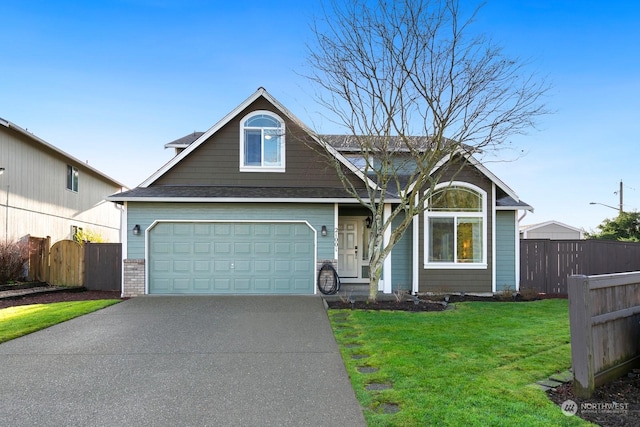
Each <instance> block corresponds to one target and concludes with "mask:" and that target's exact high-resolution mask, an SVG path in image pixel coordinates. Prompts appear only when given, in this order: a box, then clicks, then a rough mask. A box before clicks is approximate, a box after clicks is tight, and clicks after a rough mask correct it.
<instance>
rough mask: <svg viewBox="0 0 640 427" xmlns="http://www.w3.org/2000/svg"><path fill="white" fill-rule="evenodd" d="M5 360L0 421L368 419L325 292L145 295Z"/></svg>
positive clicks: (3, 349)
mask: <svg viewBox="0 0 640 427" xmlns="http://www.w3.org/2000/svg"><path fill="white" fill-rule="evenodd" d="M0 360H2V362H1V363H0V425H11V426H34V425H38V426H61V425H65V426H124V425H126V426H175V425H182V426H364V425H366V424H365V421H364V417H363V415H362V411H361V408H360V405H359V404H358V402H357V400H356V398H355V394H354V392H353V389H352V388H351V384H350V382H349V379H348V377H347V373H346V371H345V368H344V365H343V362H342V358H341V356H340V353H339V351H338V347H337V344H336V342H335V340H334V338H333V334H332V332H331V328H330V325H329V321H328V318H327V313H326V311H325V310H324V306H323V303H322V299H321V298H319V297H267V296H250V297H200V296H199V297H138V298H133V299H130V300H128V301H124V302H122V303H119V304H117V305H115V306H112V307H109V308H106V309H104V310H100V311H98V312H95V313H92V314H89V315H86V316H83V317H80V318H77V319H74V320H71V321H68V322H65V323H62V324H59V325H56V326H54V327H51V328H49V329H45V330H42V331H40V332H36V333H34V334H31V335H28V336H25V337H22V338H18V339H16V340H13V341H9V342H7V343H4V344H0Z"/></svg>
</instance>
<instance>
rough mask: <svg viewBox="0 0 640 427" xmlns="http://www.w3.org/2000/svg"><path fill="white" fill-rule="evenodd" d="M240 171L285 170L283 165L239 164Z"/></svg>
mask: <svg viewBox="0 0 640 427" xmlns="http://www.w3.org/2000/svg"><path fill="white" fill-rule="evenodd" d="M240 172H279V173H281V172H285V168H284V167H264V166H240Z"/></svg>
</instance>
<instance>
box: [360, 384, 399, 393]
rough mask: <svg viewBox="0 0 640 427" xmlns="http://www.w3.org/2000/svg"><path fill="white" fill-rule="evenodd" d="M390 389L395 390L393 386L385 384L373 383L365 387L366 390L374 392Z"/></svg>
mask: <svg viewBox="0 0 640 427" xmlns="http://www.w3.org/2000/svg"><path fill="white" fill-rule="evenodd" d="M390 388H393V386H392V385H391V384H384V383H371V384H367V385H366V386H365V389H366V390H369V391H372V390H389V389H390Z"/></svg>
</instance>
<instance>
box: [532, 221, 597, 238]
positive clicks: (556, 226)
mask: <svg viewBox="0 0 640 427" xmlns="http://www.w3.org/2000/svg"><path fill="white" fill-rule="evenodd" d="M520 238H522V239H551V240H579V239H584V231H583V230H580V229H579V228H576V227H572V226H570V225H567V224H563V223H561V222H558V221H547V222H543V223H540V224H530V225H521V226H520Z"/></svg>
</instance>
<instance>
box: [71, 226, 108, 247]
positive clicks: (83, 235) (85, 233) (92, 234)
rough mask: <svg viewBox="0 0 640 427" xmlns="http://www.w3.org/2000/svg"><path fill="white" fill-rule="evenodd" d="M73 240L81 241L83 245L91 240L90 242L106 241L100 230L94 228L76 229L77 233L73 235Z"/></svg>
mask: <svg viewBox="0 0 640 427" xmlns="http://www.w3.org/2000/svg"><path fill="white" fill-rule="evenodd" d="M73 240H75V241H76V242H78V243H80V244H81V245H82V244H83V243H84V242H89V243H104V242H105V239H104V237H102V234H100V233H99V232H97V231H92V230H83V229H78V231H76V234H74V235H73Z"/></svg>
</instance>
